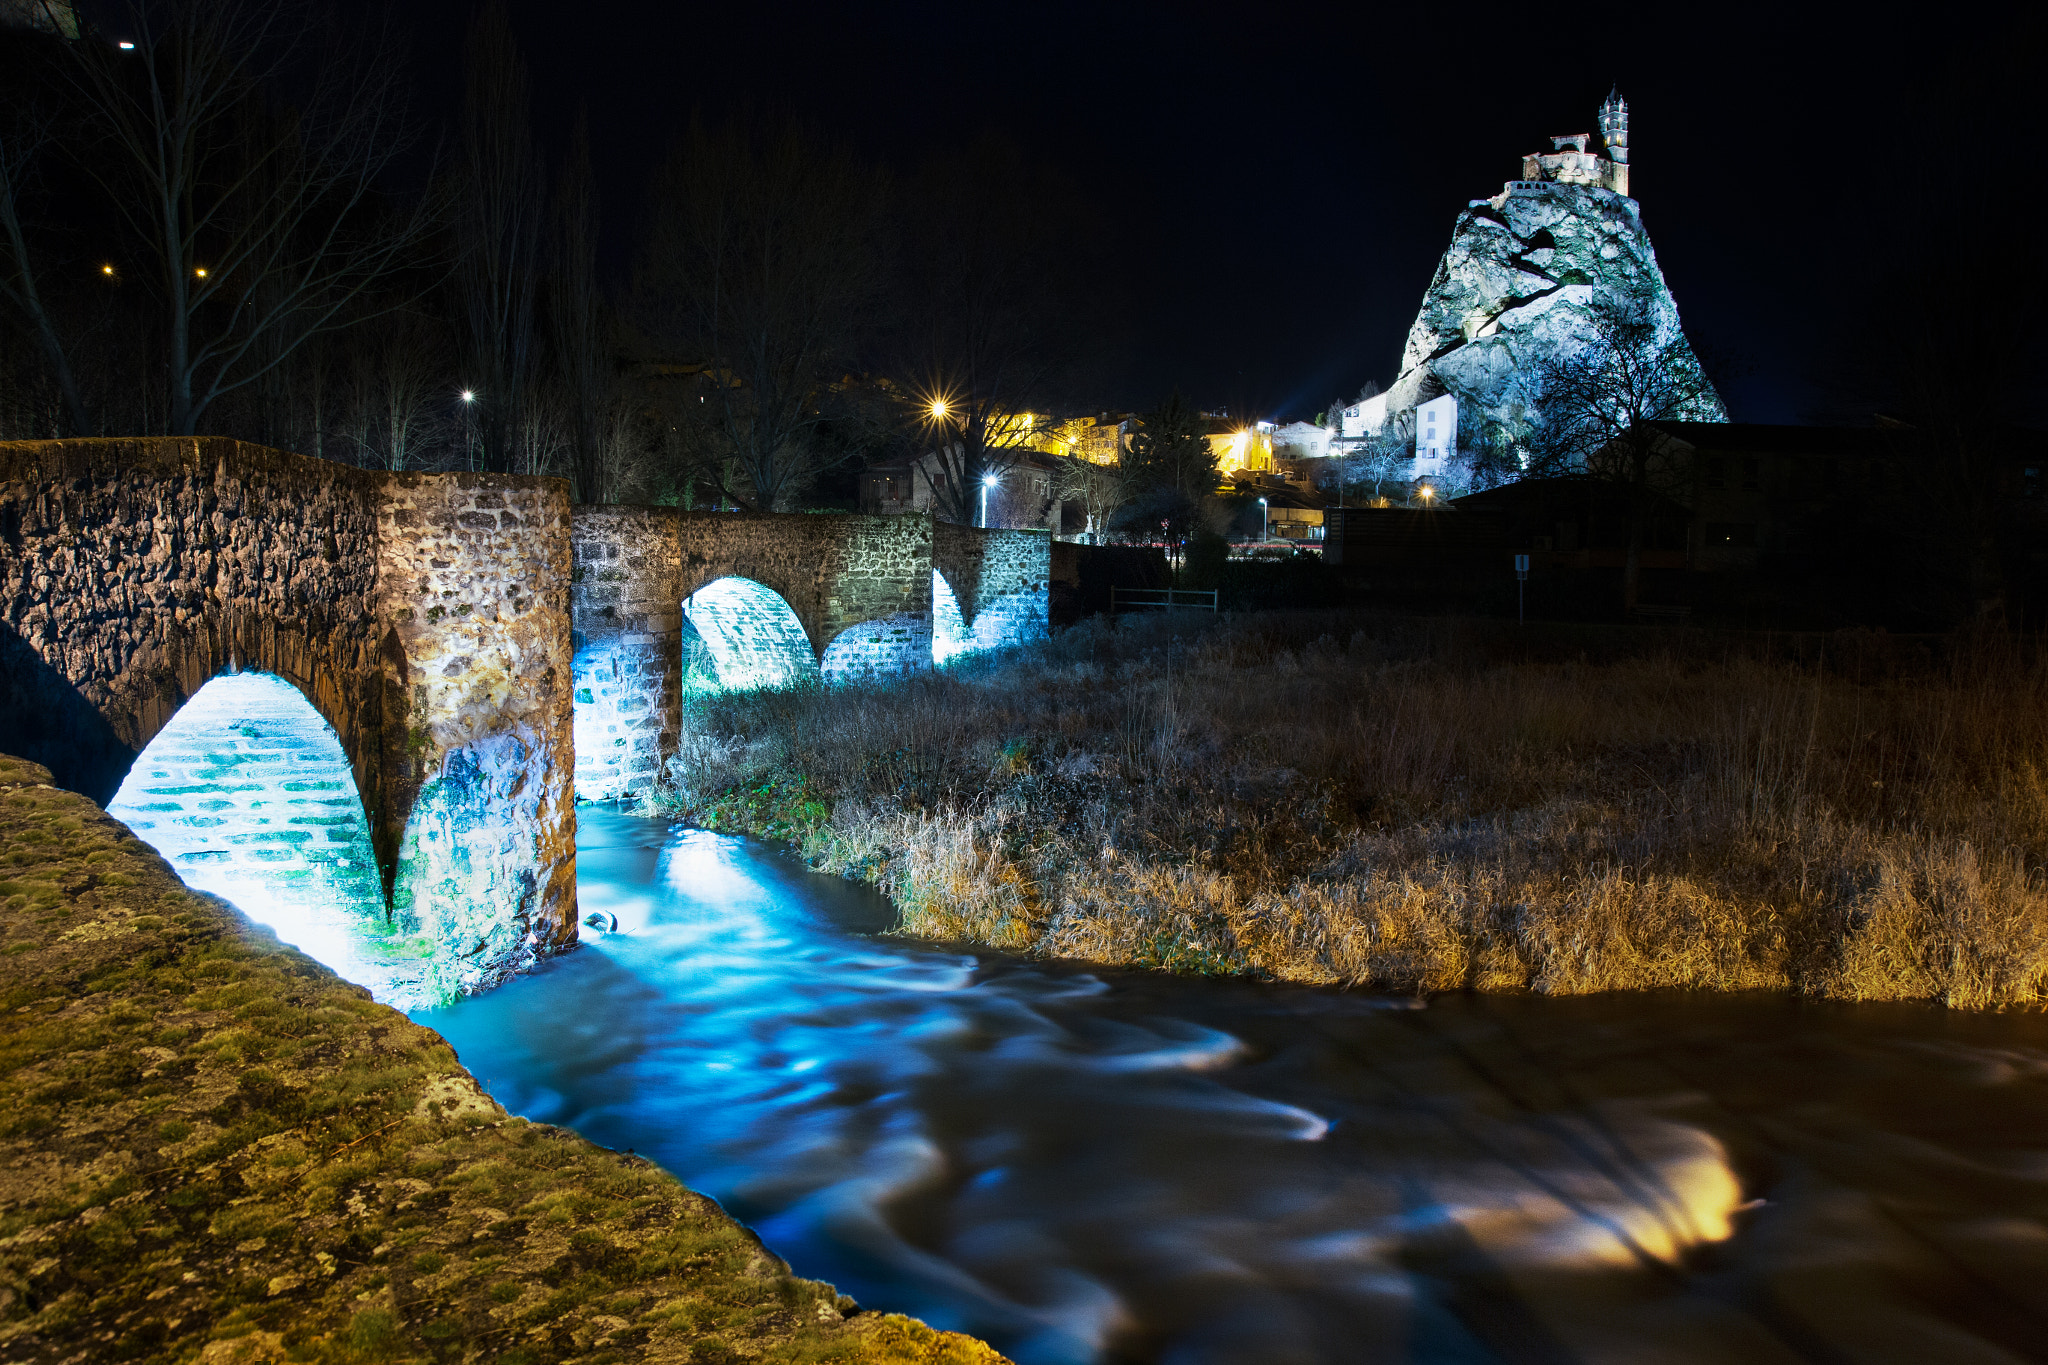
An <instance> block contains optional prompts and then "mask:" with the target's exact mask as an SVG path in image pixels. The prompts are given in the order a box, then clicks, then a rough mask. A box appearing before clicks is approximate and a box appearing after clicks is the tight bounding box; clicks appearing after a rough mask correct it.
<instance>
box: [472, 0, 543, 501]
mask: <svg viewBox="0 0 2048 1365" xmlns="http://www.w3.org/2000/svg"><path fill="white" fill-rule="evenodd" d="M531 110H532V98H531V95H530V92H529V82H528V79H527V73H526V63H525V62H524V61H522V60H521V59H520V56H519V51H518V47H517V44H516V43H515V41H514V39H513V36H512V25H511V23H510V21H509V20H508V19H507V18H506V17H505V10H504V6H503V5H502V4H498V3H493V4H490V5H488V6H486V7H485V8H484V9H483V10H482V11H480V12H479V13H478V15H477V17H476V19H475V21H474V22H473V23H472V24H471V26H470V31H469V38H468V42H467V45H466V50H465V63H464V86H463V99H462V123H461V140H460V148H461V151H460V162H459V164H458V166H457V168H456V173H455V200H456V203H455V236H456V243H457V257H456V261H457V264H456V272H455V285H456V291H457V294H458V296H459V297H460V299H461V300H462V313H463V319H464V322H465V324H466V326H465V345H464V355H465V360H466V362H467V368H468V374H467V375H465V377H464V383H463V387H465V388H467V389H468V390H470V391H471V392H472V393H473V394H474V395H475V398H474V400H473V402H472V404H471V407H470V413H469V420H470V421H471V422H472V424H473V427H474V431H475V439H476V445H477V449H478V452H479V455H480V458H481V462H482V464H483V467H484V468H486V469H495V470H511V469H513V468H515V467H516V466H518V465H522V464H528V465H530V464H532V463H534V460H533V457H532V453H531V452H530V451H520V450H517V449H515V447H516V446H517V445H518V443H519V442H520V441H521V439H522V437H524V436H527V435H530V427H531V422H532V417H533V414H532V413H531V412H530V411H529V406H530V403H529V394H528V386H529V383H530V381H531V379H532V373H533V364H534V360H535V351H536V342H537V327H536V319H535V313H536V309H537V307H538V304H539V293H540V280H541V252H542V247H543V241H544V236H543V234H544V229H545V226H546V217H547V213H548V200H547V193H546V185H545V176H544V175H543V173H542V170H541V163H540V156H539V154H538V153H537V152H536V151H535V150H534V145H533V130H532V127H531Z"/></svg>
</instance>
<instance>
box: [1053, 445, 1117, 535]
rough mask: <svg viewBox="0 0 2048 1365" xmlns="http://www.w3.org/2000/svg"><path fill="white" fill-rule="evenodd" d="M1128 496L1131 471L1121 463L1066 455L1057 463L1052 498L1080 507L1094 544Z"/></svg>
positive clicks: (1106, 529)
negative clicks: (1099, 462) (1102, 461)
mask: <svg viewBox="0 0 2048 1365" xmlns="http://www.w3.org/2000/svg"><path fill="white" fill-rule="evenodd" d="M1131 493H1132V483H1131V477H1130V471H1128V470H1127V469H1126V468H1125V467H1124V465H1123V462H1122V461H1121V460H1117V461H1115V462H1113V463H1110V464H1097V463H1095V461H1093V460H1084V459H1082V458H1081V457H1080V456H1078V455H1068V456H1065V457H1063V458H1062V459H1061V460H1060V461H1059V471H1058V474H1057V475H1056V476H1055V478H1054V481H1053V497H1054V498H1055V499H1056V500H1057V501H1058V502H1060V503H1069V502H1077V503H1079V504H1081V511H1082V513H1083V514H1084V515H1085V516H1086V517H1087V518H1088V533H1089V535H1090V537H1091V538H1093V539H1094V540H1095V542H1096V543H1097V544H1100V543H1101V538H1102V536H1103V534H1104V533H1105V532H1107V531H1108V529H1109V524H1110V522H1111V521H1113V520H1114V519H1115V518H1116V514H1117V513H1118V512H1119V511H1121V510H1122V508H1123V505H1124V504H1125V503H1127V502H1129V501H1130V500H1131Z"/></svg>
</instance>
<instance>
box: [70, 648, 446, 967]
mask: <svg viewBox="0 0 2048 1365" xmlns="http://www.w3.org/2000/svg"><path fill="white" fill-rule="evenodd" d="M106 809H107V813H108V814H109V815H111V816H113V817H114V818H115V819H117V820H120V821H121V822H123V823H124V824H126V825H127V826H128V827H129V828H130V829H132V830H133V831H135V833H136V835H137V837H139V838H141V839H142V840H143V841H144V842H146V843H148V844H150V845H151V846H152V847H154V848H155V849H156V850H157V852H159V853H161V854H162V855H163V856H164V858H165V859H166V860H167V861H168V862H169V863H170V864H171V866H172V868H173V869H175V870H176V871H177V873H178V875H179V876H180V877H181V878H183V879H184V881H185V882H186V884H187V885H189V886H192V887H195V888H197V889H199V890H202V891H210V892H212V893H214V894H215V895H218V896H220V897H222V898H224V899H226V900H228V901H230V902H232V903H233V904H234V905H235V907H236V908H237V909H239V910H241V911H242V913H244V914H245V915H247V916H248V917H249V918H250V919H253V920H256V921H258V922H260V923H263V924H267V925H269V926H270V927H271V929H273V930H274V931H275V932H276V933H277V935H278V937H279V938H280V939H282V940H284V941H285V942H287V943H290V944H293V945H294V946H296V947H297V948H299V949H300V951H302V952H304V953H306V954H307V955H308V956H310V957H313V958H317V959H318V960H319V961H321V962H323V963H325V964H327V965H328V966H329V967H332V968H333V969H334V970H335V971H336V972H337V973H339V974H340V975H342V976H344V977H346V978H348V979H349V980H351V981H354V982H356V983H357V984H359V985H363V986H368V987H369V988H370V989H371V991H372V992H373V993H374V994H375V995H376V996H377V997H378V998H379V999H382V1000H393V999H401V998H406V997H409V996H411V995H414V994H416V992H414V991H412V990H410V989H409V986H410V985H411V982H409V981H408V980H407V978H408V976H409V975H411V974H410V973H408V972H407V970H406V963H407V960H408V959H409V958H416V957H417V956H418V949H417V947H416V945H411V944H407V943H406V942H404V941H403V940H402V938H401V937H400V936H398V935H396V934H394V933H393V932H392V926H391V923H390V920H389V917H388V916H387V914H386V912H385V908H384V888H383V883H382V879H381V878H380V877H379V876H378V872H377V859H376V854H375V853H374V852H373V850H372V848H371V843H370V826H369V818H368V816H367V814H366V812H365V810H364V807H363V802H362V799H361V794H360V792H359V790H358V787H357V784H356V780H355V773H354V771H353V765H352V764H351V763H350V761H349V758H348V755H347V754H346V753H344V752H343V749H342V745H341V739H340V736H339V735H338V734H337V733H336V732H335V729H334V727H333V726H332V725H331V724H329V723H328V722H327V721H326V720H325V719H324V718H323V717H322V716H321V714H320V713H319V711H317V710H316V709H315V708H314V706H313V704H312V702H311V700H310V699H309V698H308V697H307V696H306V695H305V694H304V693H303V692H302V691H301V690H300V689H299V688H298V687H296V686H294V685H293V684H292V683H290V682H288V681H286V680H285V679H284V678H281V677H279V676H278V675H277V674H275V673H262V672H247V673H224V674H222V675H220V676H219V677H216V678H214V679H213V680H212V681H210V682H207V683H206V684H204V685H203V686H201V687H200V688H199V689H198V690H197V691H196V692H194V694H193V695H192V697H191V698H190V700H188V701H187V702H186V703H185V704H184V705H183V706H182V707H180V708H179V709H178V710H177V712H176V713H175V714H173V715H172V716H170V717H169V718H168V720H166V721H165V723H164V724H162V725H161V726H160V727H159V728H158V729H157V732H156V733H155V734H154V735H153V736H151V738H150V739H149V741H148V742H147V743H146V744H145V745H144V746H143V749H142V752H141V753H140V754H139V755H137V757H136V759H135V762H134V764H133V765H132V766H131V767H130V769H129V771H128V773H127V775H126V776H125V778H124V779H123V780H122V782H121V785H120V787H119V789H118V790H117V791H116V792H115V793H114V795H113V797H112V799H110V800H109V801H108V802H107V803H106ZM409 949H410V950H411V951H408V950H409Z"/></svg>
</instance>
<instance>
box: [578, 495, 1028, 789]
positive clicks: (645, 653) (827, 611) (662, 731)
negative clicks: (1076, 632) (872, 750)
mask: <svg viewBox="0 0 2048 1365" xmlns="http://www.w3.org/2000/svg"><path fill="white" fill-rule="evenodd" d="M574 527H575V531H574V541H575V556H576V562H575V571H574V579H575V583H574V587H573V589H572V597H573V603H574V606H573V614H574V621H575V639H576V663H575V708H576V721H575V723H576V735H577V770H576V791H577V795H578V796H579V797H581V798H583V799H585V800H594V801H608V800H616V799H619V798H625V797H633V796H636V795H638V794H640V793H642V792H645V791H647V790H648V789H649V788H651V787H653V786H654V785H655V784H656V783H657V782H658V781H659V780H660V776H661V771H662V765H663V763H664V761H665V760H666V758H667V756H668V755H669V754H670V753H672V752H673V751H674V748H675V745H676V742H677V735H678V727H679V723H680V722H679V715H680V707H681V700H682V696H683V694H684V691H685V689H686V687H687V686H689V685H690V681H689V679H690V678H691V676H692V674H691V670H690V667H689V661H688V659H687V658H686V654H687V653H688V652H689V650H690V649H691V648H694V647H698V646H701V648H702V650H703V653H704V656H705V657H706V659H707V660H708V663H709V667H710V669H711V671H712V672H713V673H714V674H715V684H716V685H719V686H725V687H757V686H784V685H788V684H791V683H803V682H807V681H812V680H816V681H819V682H823V683H826V684H840V683H851V682H861V681H881V680H886V679H888V678H891V677H897V676H901V675H902V674H905V673H913V672H917V671H919V670H922V669H926V668H930V667H931V666H932V664H933V662H934V661H935V660H937V661H938V662H944V661H945V660H946V659H949V658H951V657H953V656H955V655H957V654H961V653H967V652H971V651H973V650H977V649H990V648H1000V647H1003V646H1006V645H1014V644H1022V643H1025V642H1028V641H1031V640H1036V639H1042V638H1044V635H1045V632H1046V603H1047V586H1048V581H1049V573H1050V569H1049V564H1050V546H1051V538H1050V537H1049V536H1048V535H1047V534H1046V533H1044V532H1042V531H983V530H978V529H976V528H974V527H967V526H955V525H952V524H951V523H947V522H935V521H933V520H932V519H930V518H928V517H924V516H917V515H909V516H792V515H777V514H745V513H723V512H684V511H680V510H678V509H675V508H649V507H586V508H578V509H577V510H576V513H575V518H574ZM936 574H943V575H944V578H943V579H941V578H938V577H937V576H936ZM947 582H950V583H952V584H954V585H955V587H954V588H945V587H944V585H945V583H947ZM935 585H938V586H939V587H940V588H941V589H942V591H941V592H940V593H939V596H940V598H941V599H942V600H941V602H940V604H939V605H940V610H939V612H938V615H939V616H940V617H941V618H942V619H941V620H940V622H939V625H940V635H939V636H935V635H934V587H935ZM949 593H951V594H952V596H951V597H950V599H948V594H949ZM948 605H950V612H949V611H948V610H946V608H947V606H948ZM956 619H957V620H958V622H959V624H958V625H957V626H955V625H953V624H952V623H953V621H954V620H956Z"/></svg>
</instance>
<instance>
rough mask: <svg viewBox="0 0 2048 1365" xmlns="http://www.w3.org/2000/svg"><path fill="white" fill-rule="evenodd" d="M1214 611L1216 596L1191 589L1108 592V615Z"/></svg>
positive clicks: (1113, 590)
mask: <svg viewBox="0 0 2048 1365" xmlns="http://www.w3.org/2000/svg"><path fill="white" fill-rule="evenodd" d="M1215 610H1216V594H1215V593H1214V592H1213V591H1211V592H1197V591H1195V590H1194V589H1192V588H1117V587H1112V588H1111V589H1110V590H1109V614H1110V615H1111V616H1117V615H1120V614H1122V613H1123V612H1127V611H1210V612H1213V611H1215Z"/></svg>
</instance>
